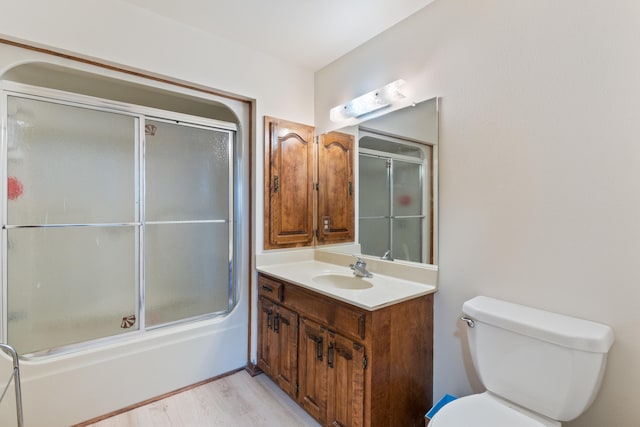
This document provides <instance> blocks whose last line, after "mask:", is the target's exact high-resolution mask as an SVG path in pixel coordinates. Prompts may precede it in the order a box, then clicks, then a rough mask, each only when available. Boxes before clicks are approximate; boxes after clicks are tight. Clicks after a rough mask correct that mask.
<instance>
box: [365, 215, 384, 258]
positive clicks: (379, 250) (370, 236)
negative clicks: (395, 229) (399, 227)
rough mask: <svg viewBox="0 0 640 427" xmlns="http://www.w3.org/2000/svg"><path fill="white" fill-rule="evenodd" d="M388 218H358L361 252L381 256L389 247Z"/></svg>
mask: <svg viewBox="0 0 640 427" xmlns="http://www.w3.org/2000/svg"><path fill="white" fill-rule="evenodd" d="M389 221H390V220H389V219H388V218H383V219H362V218H360V224H359V226H360V246H361V250H362V253H363V254H368V255H377V256H382V255H383V254H384V253H385V252H386V251H387V250H388V249H391V244H390V236H389Z"/></svg>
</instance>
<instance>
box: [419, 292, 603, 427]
mask: <svg viewBox="0 0 640 427" xmlns="http://www.w3.org/2000/svg"><path fill="white" fill-rule="evenodd" d="M462 312H463V313H464V316H463V317H462V320H464V321H465V322H467V325H468V326H469V327H468V328H467V332H468V333H467V337H468V341H469V349H470V352H471V358H472V359H473V364H474V367H475V369H476V372H477V373H478V376H479V377H480V380H481V381H482V383H483V384H484V386H485V387H486V389H487V391H486V392H484V393H481V394H475V395H471V396H466V397H463V398H460V399H457V400H454V401H453V402H451V403H448V404H447V405H445V406H444V407H443V408H442V409H440V410H439V411H438V412H437V413H436V414H435V415H434V417H433V418H432V419H431V421H430V422H429V427H467V426H469V427H470V426H474V427H552V426H553V427H558V426H560V425H561V422H564V421H571V420H572V419H574V418H576V417H578V416H579V415H580V414H582V413H583V412H584V411H585V410H586V409H587V408H588V407H589V406H590V405H591V403H592V402H593V400H594V398H595V397H596V394H597V393H598V389H599V387H600V382H601V380H602V376H603V374H604V370H605V365H606V360H607V352H608V351H609V349H610V348H611V345H612V344H613V340H614V336H613V330H612V329H611V328H610V327H609V326H606V325H602V324H599V323H594V322H590V321H588V320H582V319H576V318H573V317H569V316H563V315H560V314H555V313H550V312H547V311H543V310H538V309H534V308H530V307H525V306H522V305H518V304H513V303H509V302H506V301H501V300H497V299H494V298H489V297H484V296H479V297H476V298H473V299H471V300H469V301H467V302H465V303H464V305H463V306H462Z"/></svg>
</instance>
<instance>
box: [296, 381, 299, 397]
mask: <svg viewBox="0 0 640 427" xmlns="http://www.w3.org/2000/svg"><path fill="white" fill-rule="evenodd" d="M299 391H300V384H298V383H296V396H297V395H298V392H299Z"/></svg>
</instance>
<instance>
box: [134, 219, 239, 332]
mask: <svg viewBox="0 0 640 427" xmlns="http://www.w3.org/2000/svg"><path fill="white" fill-rule="evenodd" d="M229 270H230V265H229V225H228V224H218V223H205V224H151V225H147V226H146V316H147V317H146V323H147V325H149V326H153V325H159V324H163V323H168V322H172V321H176V320H181V319H186V318H190V317H193V316H199V315H202V314H208V313H212V312H223V311H226V310H228V308H229V275H230V271H229Z"/></svg>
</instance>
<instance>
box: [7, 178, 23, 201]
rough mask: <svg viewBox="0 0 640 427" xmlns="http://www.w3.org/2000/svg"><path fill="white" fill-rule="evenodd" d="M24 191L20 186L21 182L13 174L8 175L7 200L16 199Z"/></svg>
mask: <svg viewBox="0 0 640 427" xmlns="http://www.w3.org/2000/svg"><path fill="white" fill-rule="evenodd" d="M23 192H24V188H23V187H22V183H21V182H20V180H18V178H16V177H15V176H10V177H9V178H8V179H7V197H8V198H9V200H16V199H17V198H18V197H20V196H22V193H23Z"/></svg>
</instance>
